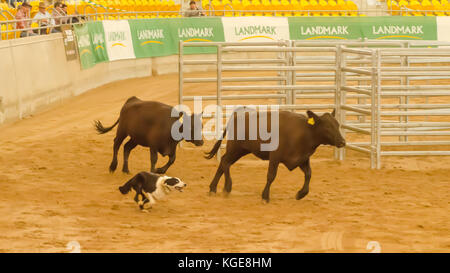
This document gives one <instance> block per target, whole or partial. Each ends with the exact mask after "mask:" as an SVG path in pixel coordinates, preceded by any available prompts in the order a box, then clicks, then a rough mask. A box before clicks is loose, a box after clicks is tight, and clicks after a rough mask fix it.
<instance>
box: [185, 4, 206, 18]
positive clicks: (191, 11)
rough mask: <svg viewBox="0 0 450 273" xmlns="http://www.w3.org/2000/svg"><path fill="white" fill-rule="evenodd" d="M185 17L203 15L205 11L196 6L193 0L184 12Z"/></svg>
mask: <svg viewBox="0 0 450 273" xmlns="http://www.w3.org/2000/svg"><path fill="white" fill-rule="evenodd" d="M184 16H185V17H197V16H205V13H204V12H203V11H202V10H201V9H199V8H198V7H197V3H195V1H191V2H189V8H188V9H187V10H186V11H185V12H184Z"/></svg>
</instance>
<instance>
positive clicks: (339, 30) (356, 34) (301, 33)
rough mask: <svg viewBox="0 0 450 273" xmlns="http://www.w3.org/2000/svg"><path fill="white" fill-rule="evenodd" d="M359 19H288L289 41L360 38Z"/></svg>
mask: <svg viewBox="0 0 450 273" xmlns="http://www.w3.org/2000/svg"><path fill="white" fill-rule="evenodd" d="M359 19H361V18H359V17H346V18H340V17H337V18H334V17H331V18H330V17H289V18H288V22H289V33H290V39H291V40H317V39H325V40H327V39H340V40H356V39H359V38H361V37H362V33H361V27H360V24H361V21H360V20H359Z"/></svg>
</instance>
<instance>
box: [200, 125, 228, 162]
mask: <svg viewBox="0 0 450 273" xmlns="http://www.w3.org/2000/svg"><path fill="white" fill-rule="evenodd" d="M226 134H227V129H226V128H225V130H223V134H222V138H221V139H219V140H218V141H217V142H216V144H214V147H213V148H212V150H211V151H209V152H207V153H205V154H206V155H205V158H206V159H211V158H213V157H214V156H215V155H216V154H217V151H219V149H220V145H221V144H222V140H223V138H224V137H225V135H226Z"/></svg>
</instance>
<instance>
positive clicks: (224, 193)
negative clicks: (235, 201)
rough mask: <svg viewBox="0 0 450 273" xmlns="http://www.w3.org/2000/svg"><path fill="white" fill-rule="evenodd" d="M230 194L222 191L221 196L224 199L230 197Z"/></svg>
mask: <svg viewBox="0 0 450 273" xmlns="http://www.w3.org/2000/svg"><path fill="white" fill-rule="evenodd" d="M230 194H231V192H228V191H223V192H222V196H223V197H225V198H227V197H230Z"/></svg>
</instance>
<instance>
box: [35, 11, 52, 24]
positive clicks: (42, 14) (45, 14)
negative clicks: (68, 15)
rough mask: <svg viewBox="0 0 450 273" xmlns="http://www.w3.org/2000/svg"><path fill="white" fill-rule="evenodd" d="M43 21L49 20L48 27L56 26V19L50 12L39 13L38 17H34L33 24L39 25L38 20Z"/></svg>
mask: <svg viewBox="0 0 450 273" xmlns="http://www.w3.org/2000/svg"><path fill="white" fill-rule="evenodd" d="M42 19H47V21H48V22H49V23H48V24H47V25H50V26H54V25H55V19H53V18H52V16H51V15H50V13H48V11H45V13H42V12H40V11H38V13H36V15H34V17H33V22H37V23H39V22H38V21H37V20H42Z"/></svg>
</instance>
